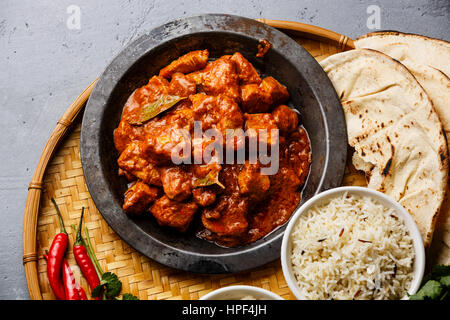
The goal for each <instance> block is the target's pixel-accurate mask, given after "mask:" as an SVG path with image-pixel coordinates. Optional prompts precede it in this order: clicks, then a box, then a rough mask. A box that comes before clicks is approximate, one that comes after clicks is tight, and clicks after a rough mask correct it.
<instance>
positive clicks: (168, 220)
mask: <svg viewBox="0 0 450 320" xmlns="http://www.w3.org/2000/svg"><path fill="white" fill-rule="evenodd" d="M288 100H289V93H288V90H287V88H286V87H285V86H284V85H282V84H281V83H279V82H278V81H277V80H276V79H275V78H273V77H270V76H269V77H265V78H263V79H262V78H261V76H260V75H259V74H258V72H257V71H256V69H255V68H254V67H253V65H252V64H251V63H250V62H249V61H248V60H247V59H246V58H245V57H244V56H243V55H242V54H240V53H239V52H236V53H234V54H233V55H225V56H222V57H220V58H218V59H216V60H212V59H210V57H209V52H208V50H197V51H192V52H189V53H187V54H185V55H183V56H181V57H180V58H178V59H177V60H174V61H173V62H171V63H170V64H169V65H167V66H166V67H164V68H163V69H161V70H160V72H159V75H155V76H153V77H152V78H151V79H150V80H149V82H148V83H147V84H146V85H144V86H143V87H141V88H139V89H137V90H135V91H134V92H133V93H132V94H131V96H130V97H129V98H128V100H127V102H126V104H125V106H124V108H123V113H122V117H121V121H120V123H119V125H118V127H117V128H116V129H115V131H114V143H115V147H116V149H117V151H118V152H119V154H120V156H119V158H118V161H117V162H118V166H119V175H120V176H123V177H125V178H126V179H127V181H128V182H129V185H128V186H129V188H128V190H127V191H126V192H125V195H124V203H123V210H124V211H125V212H126V213H127V214H129V215H143V214H148V213H150V214H151V215H153V217H154V218H155V219H156V221H157V222H158V223H159V224H160V225H161V226H168V227H171V228H175V229H176V230H179V231H180V232H186V231H187V230H188V228H189V227H190V226H191V225H192V224H194V223H192V222H193V221H196V222H198V223H195V225H193V226H191V228H190V229H192V230H195V232H196V235H197V236H198V237H200V238H202V239H205V240H208V241H212V242H215V243H216V244H218V245H221V246H225V247H236V246H241V245H245V244H248V243H251V242H253V241H256V240H258V239H260V238H261V237H263V236H265V235H267V234H268V233H270V232H271V231H273V230H274V229H276V228H277V227H279V226H281V225H283V224H284V223H285V222H286V221H287V220H288V219H289V217H290V216H291V214H292V212H293V211H294V210H295V208H296V207H297V206H298V204H299V202H300V198H301V188H302V186H303V185H304V183H305V180H306V178H307V176H308V172H309V166H310V163H311V153H310V145H309V140H308V136H307V133H306V132H305V130H304V129H303V127H302V126H300V125H299V119H298V114H297V112H296V111H294V110H293V109H292V108H290V107H288V106H287V105H285V103H287V101H288ZM197 122H199V123H201V126H202V130H208V129H214V130H217V131H218V132H219V133H220V134H222V136H223V137H224V139H225V140H226V141H227V142H229V140H230V139H232V143H231V148H232V149H231V154H233V153H237V152H239V151H244V153H243V154H244V158H243V159H242V161H236V163H232V162H231V161H226V160H229V159H226V160H223V159H222V161H218V160H217V159H218V157H217V156H214V155H215V154H214V153H213V157H212V159H210V160H209V161H205V160H204V159H203V160H202V158H201V154H200V153H201V152H204V151H205V149H207V148H208V146H210V145H211V144H212V143H213V142H217V141H216V139H214V138H211V137H208V136H201V137H200V138H198V137H195V135H194V137H193V135H192V134H193V132H194V129H195V128H194V127H195V123H197ZM261 129H266V130H268V132H269V133H267V131H266V133H265V134H264V132H263V131H262V130H261ZM237 130H242V131H243V130H246V132H247V133H248V134H247V135H246V136H244V138H239V137H238V136H234V135H231V136H230V132H232V133H234V132H237ZM252 139H253V140H256V141H257V142H258V143H259V144H258V146H259V147H261V146H265V148H267V150H269V151H271V152H272V153H274V152H275V153H277V154H276V161H278V170H277V171H276V172H275V173H274V174H269V175H268V174H263V173H262V170H261V169H263V168H264V167H267V164H263V163H262V161H260V159H259V158H257V159H256V160H255V159H253V160H252V159H250V156H249V151H248V148H249V146H248V145H249V144H248V143H246V142H248V141H249V140H252ZM275 144H276V145H275ZM180 145H181V146H182V147H187V149H186V148H184V149H183V150H188V152H187V153H188V154H187V155H186V154H183V157H184V159H186V156H188V157H187V158H189V159H192V157H193V158H194V159H200V161H197V162H192V161H191V162H190V163H187V162H183V163H178V164H175V163H174V161H173V150H174V149H175V148H177V147H179V146H180ZM220 146H222V147H223V148H224V149H225V144H224V143H222V144H220ZM227 146H229V144H227ZM275 146H276V148H275ZM185 153H186V152H185ZM223 153H224V154H226V155H227V156H228V157H229V154H230V152H223ZM197 156H199V157H197ZM195 217H196V219H194V218H195Z"/></svg>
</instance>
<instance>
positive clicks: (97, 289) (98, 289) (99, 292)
mask: <svg viewBox="0 0 450 320" xmlns="http://www.w3.org/2000/svg"><path fill="white" fill-rule="evenodd" d="M102 291H103V285H102V284H99V285H98V286H96V287H95V288H94V290H92V292H91V296H92V297H93V298H98V297H100V296H101V295H102Z"/></svg>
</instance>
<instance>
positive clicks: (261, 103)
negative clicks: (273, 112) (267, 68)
mask: <svg viewBox="0 0 450 320" xmlns="http://www.w3.org/2000/svg"><path fill="white" fill-rule="evenodd" d="M241 99H242V103H241V106H242V110H243V111H244V112H248V113H260V112H267V111H269V108H270V104H271V103H272V100H271V97H270V94H269V93H267V92H266V91H264V90H263V89H261V87H260V86H259V85H257V84H254V83H252V84H246V85H243V86H241Z"/></svg>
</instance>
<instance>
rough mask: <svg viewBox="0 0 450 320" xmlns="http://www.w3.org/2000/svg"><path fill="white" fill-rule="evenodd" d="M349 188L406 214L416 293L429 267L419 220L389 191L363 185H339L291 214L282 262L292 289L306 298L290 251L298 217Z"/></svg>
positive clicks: (282, 251)
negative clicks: (426, 262)
mask: <svg viewBox="0 0 450 320" xmlns="http://www.w3.org/2000/svg"><path fill="white" fill-rule="evenodd" d="M345 192H348V193H350V194H355V195H359V196H369V197H372V198H373V199H376V200H377V201H378V202H379V203H380V204H382V205H384V206H385V207H388V208H393V209H394V210H395V211H396V213H397V214H398V215H399V216H400V217H401V218H403V221H404V223H405V225H406V227H407V228H408V230H409V234H410V236H411V237H412V239H413V244H414V252H415V258H414V269H413V273H414V275H413V280H412V282H411V287H410V289H409V290H408V293H409V294H414V293H416V292H417V290H418V289H419V287H420V283H421V281H422V278H423V273H424V269H425V250H424V246H423V241H422V237H421V235H420V232H419V229H418V228H417V225H416V223H415V222H414V220H413V218H412V217H411V215H410V214H409V213H408V211H406V209H405V208H403V207H402V206H401V205H400V204H399V203H398V202H397V201H395V200H394V199H392V198H390V197H388V196H386V195H385V194H383V193H381V192H378V191H375V190H372V189H368V188H362V187H340V188H335V189H330V190H327V191H325V192H322V193H319V194H317V195H315V196H314V197H312V198H311V199H309V200H308V201H307V202H305V203H304V204H303V205H302V206H301V207H300V208H299V209H297V211H296V212H295V213H294V214H293V216H292V217H291V219H290V221H289V224H288V225H287V227H286V231H285V232H284V236H283V242H282V245H281V266H282V268H283V274H284V277H285V279H286V282H287V284H288V286H289V288H290V289H291V291H292V293H294V295H295V296H296V297H297V299H299V300H306V298H305V297H304V296H303V295H302V293H301V291H300V289H299V287H298V285H297V281H296V278H295V275H294V273H293V271H292V264H291V262H290V252H291V250H292V246H291V245H292V244H291V241H290V238H291V233H292V229H293V228H294V226H295V225H296V223H297V220H298V218H299V217H300V216H301V215H302V214H303V213H304V212H307V211H308V209H310V208H311V207H314V206H316V205H320V204H322V203H324V202H326V201H328V200H330V199H331V198H334V197H337V196H339V195H342V194H344V193H345ZM403 299H408V297H407V296H405V297H403Z"/></svg>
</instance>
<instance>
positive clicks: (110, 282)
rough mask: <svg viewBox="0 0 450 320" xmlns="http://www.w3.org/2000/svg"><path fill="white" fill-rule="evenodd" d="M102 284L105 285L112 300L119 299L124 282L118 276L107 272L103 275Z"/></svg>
mask: <svg viewBox="0 0 450 320" xmlns="http://www.w3.org/2000/svg"><path fill="white" fill-rule="evenodd" d="M100 284H103V285H105V287H106V288H105V289H106V290H105V293H106V295H107V296H108V297H110V298H114V297H117V296H118V295H119V294H120V291H121V290H122V282H121V281H120V280H119V278H118V277H117V275H116V274H114V273H112V272H105V273H104V274H103V275H102V281H101V282H100Z"/></svg>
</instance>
